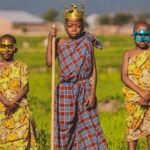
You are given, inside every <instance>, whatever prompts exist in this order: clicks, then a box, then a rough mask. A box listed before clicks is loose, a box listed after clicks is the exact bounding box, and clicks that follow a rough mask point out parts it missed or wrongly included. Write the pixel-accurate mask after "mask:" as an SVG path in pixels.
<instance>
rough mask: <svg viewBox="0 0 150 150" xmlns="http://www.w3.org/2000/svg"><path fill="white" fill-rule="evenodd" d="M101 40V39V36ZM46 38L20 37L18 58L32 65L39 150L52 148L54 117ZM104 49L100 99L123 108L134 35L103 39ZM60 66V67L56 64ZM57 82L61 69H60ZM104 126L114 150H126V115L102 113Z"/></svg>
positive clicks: (100, 63) (99, 61)
mask: <svg viewBox="0 0 150 150" xmlns="http://www.w3.org/2000/svg"><path fill="white" fill-rule="evenodd" d="M98 37H99V36H98ZM45 38H46V37H25V36H24V37H19V36H17V41H18V44H17V45H18V48H19V50H18V53H17V54H16V59H19V60H22V61H24V62H25V63H27V64H28V66H29V70H30V91H29V94H28V101H29V103H30V108H31V110H32V113H33V117H34V119H35V122H36V125H37V131H38V133H39V137H38V147H39V150H47V149H48V150H49V149H50V147H49V146H50V126H51V125H50V120H51V117H50V114H51V69H50V68H48V67H47V66H46V63H45V52H46V47H45V46H44V45H43V43H44V39H45ZM99 38H100V39H101V42H102V43H103V46H104V48H103V50H102V51H100V50H96V49H95V57H96V64H97V73H98V77H97V79H98V80H97V82H98V83H97V98H98V101H106V100H112V99H113V100H116V101H120V102H121V104H122V105H123V103H124V97H123V93H122V87H123V84H122V83H121V81H120V67H121V61H122V56H123V52H124V51H125V50H127V49H130V48H134V43H133V42H132V39H131V36H129V35H125V36H123V35H122V36H119V35H118V36H110V35H105V36H100V37H99ZM56 65H58V64H57V63H56ZM56 71H57V72H56V79H57V75H58V72H59V67H56ZM99 116H100V121H101V126H102V128H103V131H104V134H105V137H106V139H107V143H108V146H109V149H110V150H125V149H127V147H126V139H125V112H124V109H121V110H118V111H117V112H111V113H106V112H102V113H100V114H99ZM138 149H140V150H145V149H146V141H145V140H141V141H140V142H139V145H138Z"/></svg>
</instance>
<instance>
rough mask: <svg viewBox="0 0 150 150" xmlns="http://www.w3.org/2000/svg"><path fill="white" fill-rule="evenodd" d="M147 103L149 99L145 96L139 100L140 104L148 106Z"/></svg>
mask: <svg viewBox="0 0 150 150" xmlns="http://www.w3.org/2000/svg"><path fill="white" fill-rule="evenodd" d="M147 104H148V102H147V100H145V99H144V98H141V100H140V101H139V105H140V106H143V107H144V106H147Z"/></svg>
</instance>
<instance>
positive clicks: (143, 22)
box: [133, 21, 150, 31]
mask: <svg viewBox="0 0 150 150" xmlns="http://www.w3.org/2000/svg"><path fill="white" fill-rule="evenodd" d="M140 24H141V25H143V24H144V25H146V26H147V29H148V30H149V31H150V24H149V23H148V22H146V21H139V22H137V23H135V24H134V28H135V27H136V26H138V25H140ZM134 28H133V30H134Z"/></svg>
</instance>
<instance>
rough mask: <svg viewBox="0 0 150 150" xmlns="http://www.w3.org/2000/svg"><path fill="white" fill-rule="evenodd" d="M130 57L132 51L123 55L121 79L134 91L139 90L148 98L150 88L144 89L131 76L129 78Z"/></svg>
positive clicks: (139, 92)
mask: <svg viewBox="0 0 150 150" xmlns="http://www.w3.org/2000/svg"><path fill="white" fill-rule="evenodd" d="M129 58H130V51H126V52H125V54H124V57H123V62H122V68H121V80H122V81H123V83H124V84H125V85H126V86H127V87H129V88H130V89H132V90H133V91H135V92H137V93H138V94H139V95H140V96H141V97H143V98H144V99H146V98H148V90H143V89H141V88H140V87H138V86H137V85H136V84H134V83H133V82H132V81H131V80H130V79H129V78H128V61H129Z"/></svg>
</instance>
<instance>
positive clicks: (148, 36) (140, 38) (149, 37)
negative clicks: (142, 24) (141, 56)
mask: <svg viewBox="0 0 150 150" xmlns="http://www.w3.org/2000/svg"><path fill="white" fill-rule="evenodd" d="M133 36H134V40H135V41H136V42H150V32H148V31H146V30H144V29H142V30H140V31H137V32H133Z"/></svg>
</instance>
